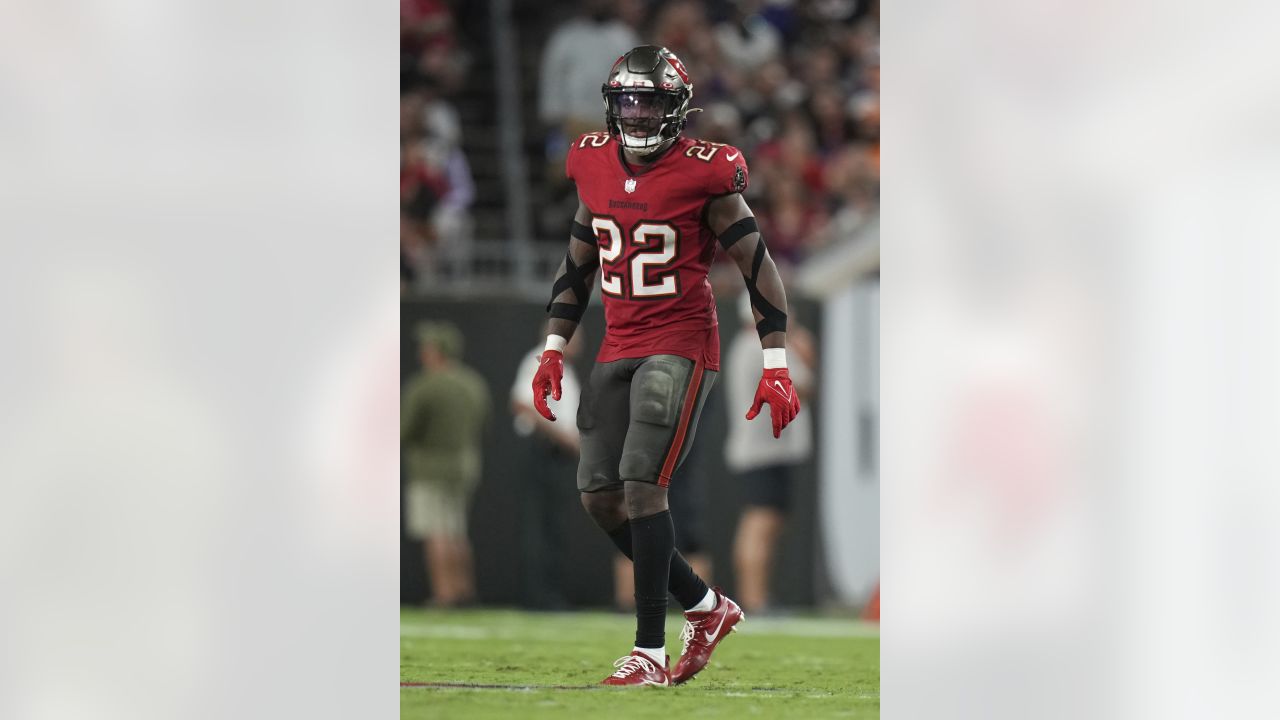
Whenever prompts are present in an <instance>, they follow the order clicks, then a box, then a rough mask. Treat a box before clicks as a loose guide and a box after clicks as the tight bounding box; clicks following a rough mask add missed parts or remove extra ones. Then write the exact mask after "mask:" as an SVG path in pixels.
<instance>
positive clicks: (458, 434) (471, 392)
mask: <svg viewBox="0 0 1280 720" xmlns="http://www.w3.org/2000/svg"><path fill="white" fill-rule="evenodd" d="M418 342H419V351H420V353H421V357H422V367H423V373H421V374H419V375H418V376H416V377H415V378H413V379H412V380H411V381H410V382H409V384H408V386H407V388H406V390H405V393H404V399H403V402H402V406H401V422H400V446H401V448H402V450H403V452H404V454H405V465H406V468H407V471H408V488H407V489H406V493H405V510H406V518H405V525H406V529H407V531H408V534H409V536H410V537H412V538H414V539H417V540H422V541H424V548H425V554H426V560H427V568H428V572H429V573H430V576H431V591H432V601H433V603H434V604H435V605H438V606H443V607H452V606H457V605H463V604H467V603H469V602H471V601H472V600H474V599H475V580H474V571H473V569H472V555H471V542H470V540H469V539H468V537H467V509H468V506H469V504H470V501H471V496H472V494H473V493H474V492H475V488H476V485H477V484H478V483H479V481H480V437H481V433H482V431H483V428H484V423H485V420H486V418H487V416H488V414H489V389H488V386H487V385H486V383H485V381H484V379H483V378H482V377H481V376H480V375H479V374H478V373H476V372H475V371H474V370H472V369H471V368H469V367H467V366H466V365H463V364H462V362H461V360H460V358H461V355H462V334H461V333H460V332H459V331H458V329H457V328H456V327H454V326H453V325H452V324H449V323H424V324H423V325H421V326H420V327H419V329H418Z"/></svg>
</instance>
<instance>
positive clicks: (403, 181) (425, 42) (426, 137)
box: [400, 0, 475, 284]
mask: <svg viewBox="0 0 1280 720" xmlns="http://www.w3.org/2000/svg"><path fill="white" fill-rule="evenodd" d="M470 57H471V55H470V53H469V52H468V50H467V48H466V47H465V46H464V43H462V42H460V41H459V34H458V32H457V29H456V27H455V22H454V13H453V10H452V9H451V8H450V6H449V3H447V2H446V1H445V0H401V2H400V275H401V282H402V284H409V283H412V282H413V281H414V279H415V277H416V276H417V275H418V274H419V273H420V272H422V271H424V270H428V271H435V272H449V271H450V270H451V269H452V267H453V266H454V265H456V264H458V263H461V262H465V260H466V258H467V257H468V254H469V253H468V252H467V246H468V245H469V244H470V242H471V218H470V215H469V210H470V208H471V204H472V202H473V201H474V199H475V183H474V182H473V181H472V177H471V168H470V165H469V164H468V162H467V157H466V155H465V154H464V153H463V150H462V120H461V118H460V117H459V114H458V110H457V108H456V107H455V105H454V103H453V98H454V97H455V96H456V95H457V93H458V92H459V90H461V89H462V87H463V82H464V80H465V78H466V75H467V69H468V66H469V65H470Z"/></svg>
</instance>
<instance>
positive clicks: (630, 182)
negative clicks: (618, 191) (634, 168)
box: [622, 178, 636, 193]
mask: <svg viewBox="0 0 1280 720" xmlns="http://www.w3.org/2000/svg"><path fill="white" fill-rule="evenodd" d="M622 189H623V190H626V191H627V192H629V193H633V192H635V191H636V181H635V178H627V181H626V182H624V183H622Z"/></svg>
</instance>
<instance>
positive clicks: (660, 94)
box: [604, 88, 689, 155]
mask: <svg viewBox="0 0 1280 720" xmlns="http://www.w3.org/2000/svg"><path fill="white" fill-rule="evenodd" d="M681 95H682V93H680V92H676V91H670V90H651V89H648V88H616V89H610V90H608V91H606V92H605V94H604V104H605V120H606V122H607V123H608V127H609V134H610V135H613V136H614V137H615V138H616V139H617V140H618V142H620V143H622V146H623V147H625V148H626V149H628V150H630V151H631V152H633V153H635V154H637V155H649V154H651V153H655V152H658V151H659V150H665V149H666V148H667V146H668V145H670V144H671V143H672V142H674V141H675V139H676V137H677V136H678V135H679V134H680V131H681V130H683V129H684V116H685V113H686V112H687V109H688V106H689V101H688V99H687V98H682V97H681Z"/></svg>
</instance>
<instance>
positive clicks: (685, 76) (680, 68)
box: [666, 55, 689, 85]
mask: <svg viewBox="0 0 1280 720" xmlns="http://www.w3.org/2000/svg"><path fill="white" fill-rule="evenodd" d="M666 58H667V62H669V63H671V67H673V68H675V69H676V72H678V73H680V79H681V80H683V81H684V84H685V85H688V84H689V72H688V71H687V70H685V69H684V63H682V62H680V58H678V57H676V56H675V55H667V56H666Z"/></svg>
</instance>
